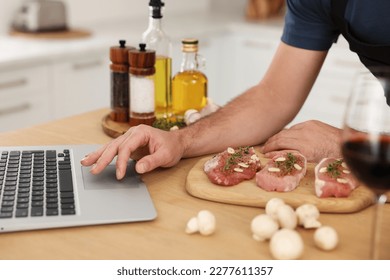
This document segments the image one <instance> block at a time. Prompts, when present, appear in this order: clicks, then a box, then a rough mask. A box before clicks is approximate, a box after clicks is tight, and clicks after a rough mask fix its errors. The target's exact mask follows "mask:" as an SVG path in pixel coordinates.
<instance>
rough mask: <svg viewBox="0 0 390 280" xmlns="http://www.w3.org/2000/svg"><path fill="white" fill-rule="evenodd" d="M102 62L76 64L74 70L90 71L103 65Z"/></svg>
mask: <svg viewBox="0 0 390 280" xmlns="http://www.w3.org/2000/svg"><path fill="white" fill-rule="evenodd" d="M102 63H103V62H102V61H101V60H95V61H89V62H80V63H75V64H73V69H74V70H83V69H88V68H93V67H97V66H100V65H102Z"/></svg>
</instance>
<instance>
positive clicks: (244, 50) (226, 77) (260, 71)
mask: <svg viewBox="0 0 390 280" xmlns="http://www.w3.org/2000/svg"><path fill="white" fill-rule="evenodd" d="M256 34H257V35H255V34H252V35H239V34H233V35H231V36H230V37H229V38H227V39H225V44H224V50H223V51H222V53H223V54H224V57H225V58H224V60H223V63H222V62H221V63H220V68H221V72H220V75H221V76H220V77H219V81H220V83H223V85H221V87H222V89H223V90H222V92H220V93H219V94H220V97H219V98H218V99H219V100H220V101H221V103H222V104H221V105H223V104H226V103H227V102H228V101H230V100H231V99H233V98H234V97H236V96H237V95H239V94H241V93H243V92H244V91H246V90H247V89H248V88H250V87H252V86H254V85H256V84H258V83H259V81H260V80H261V79H262V77H263V76H264V74H265V72H266V71H267V69H268V67H269V65H270V63H271V60H272V57H273V55H274V53H275V51H276V48H277V46H278V44H279V42H280V39H279V38H280V31H279V30H274V31H273V30H271V31H267V32H261V31H260V32H256Z"/></svg>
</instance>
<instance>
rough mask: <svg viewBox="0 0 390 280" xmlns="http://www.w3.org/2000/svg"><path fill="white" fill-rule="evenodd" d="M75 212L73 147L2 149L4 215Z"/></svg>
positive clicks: (1, 201)
mask: <svg viewBox="0 0 390 280" xmlns="http://www.w3.org/2000/svg"><path fill="white" fill-rule="evenodd" d="M74 214H76V210H75V199H74V192H73V179H72V170H71V160H70V152H69V150H63V151H61V152H59V153H58V152H57V151H55V150H39V151H38V150H33V151H14V150H13V151H1V158H0V218H3V219H7V218H13V217H16V218H21V217H30V216H32V217H40V216H59V215H74Z"/></svg>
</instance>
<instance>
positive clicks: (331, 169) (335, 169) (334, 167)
mask: <svg viewBox="0 0 390 280" xmlns="http://www.w3.org/2000/svg"><path fill="white" fill-rule="evenodd" d="M342 163H343V160H336V161H334V162H332V163H329V164H328V166H327V167H326V173H327V174H328V175H329V176H330V177H332V178H337V177H339V176H340V167H341V164H342Z"/></svg>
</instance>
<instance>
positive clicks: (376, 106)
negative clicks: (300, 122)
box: [341, 67, 390, 259]
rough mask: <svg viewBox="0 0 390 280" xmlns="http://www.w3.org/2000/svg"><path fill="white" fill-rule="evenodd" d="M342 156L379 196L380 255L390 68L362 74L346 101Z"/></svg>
mask: <svg viewBox="0 0 390 280" xmlns="http://www.w3.org/2000/svg"><path fill="white" fill-rule="evenodd" d="M341 151H342V154H343V158H344V160H345V162H346V163H347V165H348V167H349V168H350V170H351V172H352V173H353V174H354V175H355V177H356V178H357V179H358V180H359V181H360V182H361V183H362V184H364V185H365V186H367V187H368V188H370V189H372V190H373V192H374V194H375V195H376V204H375V206H376V207H375V217H374V222H373V232H372V246H371V258H372V259H377V258H379V250H378V248H380V246H379V244H378V243H379V242H380V238H379V233H380V228H379V226H380V222H381V215H382V211H381V208H382V206H383V205H384V203H385V202H386V200H387V197H386V192H388V191H389V190H390V67H389V68H375V69H371V72H369V71H367V72H364V73H359V74H358V75H357V77H356V79H355V82H354V86H353V88H352V92H351V95H350V98H349V100H348V104H347V110H346V113H345V118H344V129H343V132H342V144H341Z"/></svg>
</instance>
